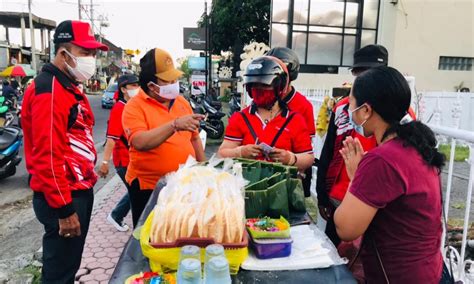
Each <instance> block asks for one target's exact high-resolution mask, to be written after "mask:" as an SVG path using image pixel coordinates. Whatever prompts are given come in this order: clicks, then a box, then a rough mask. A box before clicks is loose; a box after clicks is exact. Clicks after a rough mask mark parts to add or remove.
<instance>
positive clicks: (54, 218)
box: [33, 189, 94, 284]
mask: <svg viewBox="0 0 474 284" xmlns="http://www.w3.org/2000/svg"><path fill="white" fill-rule="evenodd" d="M72 203H73V204H74V208H75V209H76V213H77V215H78V217H79V222H80V223H81V236H79V237H75V238H64V237H61V236H59V221H58V215H57V213H56V211H55V210H54V209H53V208H51V207H49V205H48V203H47V202H46V199H45V197H44V195H43V194H42V193H38V192H35V194H34V196H33V209H34V211H35V214H36V217H37V218H38V221H40V223H41V224H43V226H44V231H45V233H44V235H43V269H42V275H41V278H42V283H43V284H48V283H55V284H56V283H57V284H60V283H61V284H62V283H64V284H66V283H71V284H73V283H74V278H75V276H76V273H77V271H78V270H79V267H80V265H81V259H82V251H83V250H84V243H85V241H86V236H87V232H88V230H89V223H90V219H91V214H92V206H93V203H94V191H93V190H92V189H89V190H84V191H83V190H81V191H73V192H72Z"/></svg>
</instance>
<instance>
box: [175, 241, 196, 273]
mask: <svg viewBox="0 0 474 284" xmlns="http://www.w3.org/2000/svg"><path fill="white" fill-rule="evenodd" d="M187 258H193V259H197V260H199V262H201V250H200V249H199V247H198V246H191V245H190V246H184V247H182V248H181V253H180V255H179V264H180V263H181V261H183V260H184V259H187ZM178 270H179V265H178Z"/></svg>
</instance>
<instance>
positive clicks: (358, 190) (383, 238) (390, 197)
mask: <svg viewBox="0 0 474 284" xmlns="http://www.w3.org/2000/svg"><path fill="white" fill-rule="evenodd" d="M410 99H411V93H410V88H409V87H408V84H407V82H406V80H405V79H404V77H403V76H402V75H401V74H400V73H399V72H398V71H397V70H395V69H394V68H391V67H378V68H374V69H371V70H368V71H366V72H365V73H363V74H362V75H360V76H359V77H358V78H357V79H356V80H355V82H354V86H353V88H352V93H351V95H350V105H349V112H350V116H351V117H352V118H351V120H352V123H353V125H354V129H355V130H356V131H357V132H359V133H360V134H361V135H363V136H366V137H368V136H371V135H374V136H375V138H376V140H377V145H378V147H377V148H375V149H373V150H370V151H369V152H368V153H364V151H363V150H362V146H361V144H360V142H359V141H358V139H357V138H356V139H355V140H354V139H353V138H351V137H348V138H347V139H346V141H345V142H344V148H343V149H342V150H341V154H342V156H343V158H344V161H345V163H346V168H347V173H348V175H349V177H350V178H351V181H352V182H351V185H350V188H349V191H348V193H347V194H346V196H345V198H344V200H343V201H342V204H341V206H339V208H338V209H337V210H336V212H335V215H334V221H335V224H336V229H337V233H338V235H339V237H340V238H341V239H342V240H354V239H356V238H358V237H359V236H361V235H364V243H363V245H362V251H361V258H362V263H363V266H364V272H365V277H366V280H367V282H368V283H404V284H407V283H439V282H440V279H441V273H442V270H443V260H442V256H441V251H440V245H441V233H442V222H441V189H440V180H439V179H440V177H439V174H440V172H441V168H442V166H443V165H444V160H445V158H444V155H442V154H441V153H439V152H438V151H437V149H436V144H437V143H436V138H435V136H434V134H433V132H432V131H431V129H429V128H428V127H427V126H426V125H424V124H422V123H421V122H419V121H413V120H412V119H411V118H410V115H408V108H409V107H410Z"/></svg>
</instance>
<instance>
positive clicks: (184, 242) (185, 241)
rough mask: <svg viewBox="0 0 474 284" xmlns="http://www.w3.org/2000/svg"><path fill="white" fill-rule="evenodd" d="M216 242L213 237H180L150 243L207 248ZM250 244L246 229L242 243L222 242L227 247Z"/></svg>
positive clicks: (153, 245)
mask: <svg viewBox="0 0 474 284" xmlns="http://www.w3.org/2000/svg"><path fill="white" fill-rule="evenodd" d="M212 244H216V242H215V241H214V239H213V238H178V239H177V240H176V241H175V242H173V243H152V242H150V245H151V246H152V247H154V248H176V247H183V246H188V245H194V246H198V247H200V248H205V247H207V246H208V245H212ZM248 244H249V237H248V235H247V232H246V231H244V236H243V237H242V242H241V243H234V244H221V245H222V246H223V247H224V248H225V249H240V248H244V247H247V246H248Z"/></svg>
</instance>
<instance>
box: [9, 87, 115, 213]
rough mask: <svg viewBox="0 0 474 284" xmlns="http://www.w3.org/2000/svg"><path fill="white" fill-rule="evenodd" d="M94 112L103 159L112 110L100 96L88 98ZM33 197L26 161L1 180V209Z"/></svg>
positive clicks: (99, 147) (97, 140)
mask: <svg viewBox="0 0 474 284" xmlns="http://www.w3.org/2000/svg"><path fill="white" fill-rule="evenodd" d="M88 98H89V101H90V104H91V106H92V110H93V112H94V115H95V119H96V124H95V126H94V133H93V135H94V140H95V141H96V149H97V152H98V153H99V159H101V158H102V156H101V153H102V152H103V150H104V149H103V147H102V145H103V143H104V140H105V132H106V129H107V120H108V118H109V113H110V110H108V109H102V108H101V104H100V99H101V97H100V96H88ZM20 151H21V152H20V156H21V157H24V155H23V148H21V150H20ZM104 182H105V181H104V180H101V181H100V182H99V183H98V185H97V186H96V188H100V187H102V185H103V184H104ZM30 195H31V190H30V189H29V188H28V174H27V172H26V168H25V161H24V159H23V160H22V161H21V163H20V164H19V165H18V167H17V173H16V174H15V175H14V176H12V177H9V178H7V179H4V180H0V207H1V206H3V205H5V204H10V203H13V202H16V201H19V200H24V199H25V198H27V197H28V196H30Z"/></svg>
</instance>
